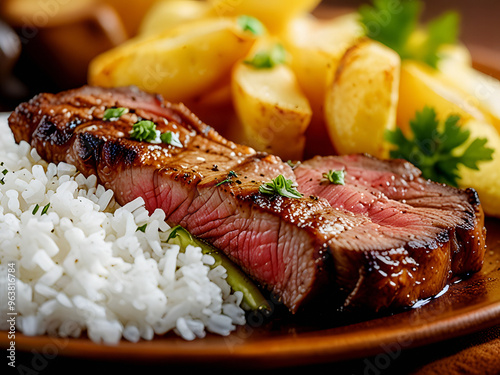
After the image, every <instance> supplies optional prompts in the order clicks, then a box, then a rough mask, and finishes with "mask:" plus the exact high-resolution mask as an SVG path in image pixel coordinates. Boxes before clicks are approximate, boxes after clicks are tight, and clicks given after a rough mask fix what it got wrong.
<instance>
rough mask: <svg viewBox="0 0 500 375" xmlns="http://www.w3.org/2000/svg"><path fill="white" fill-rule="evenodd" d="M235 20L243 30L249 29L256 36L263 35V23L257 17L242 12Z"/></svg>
mask: <svg viewBox="0 0 500 375" xmlns="http://www.w3.org/2000/svg"><path fill="white" fill-rule="evenodd" d="M236 22H237V23H238V26H239V27H241V29H242V30H243V31H250V32H251V33H252V34H254V35H257V36H259V35H263V34H264V32H265V30H266V29H265V27H264V25H263V24H262V23H261V22H260V21H259V20H258V19H257V18H255V17H251V16H247V15H244V14H243V15H241V16H239V17H238V19H237V21H236Z"/></svg>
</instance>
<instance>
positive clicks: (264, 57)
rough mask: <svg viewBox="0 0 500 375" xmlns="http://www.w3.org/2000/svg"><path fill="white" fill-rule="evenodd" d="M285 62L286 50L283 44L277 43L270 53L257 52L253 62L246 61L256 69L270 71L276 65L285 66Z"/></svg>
mask: <svg viewBox="0 0 500 375" xmlns="http://www.w3.org/2000/svg"><path fill="white" fill-rule="evenodd" d="M285 61H286V51H285V48H284V47H283V45H282V44H280V43H277V44H275V45H274V46H273V47H272V48H271V49H270V50H268V51H260V52H257V53H256V54H255V55H254V56H253V57H252V59H251V60H245V61H244V63H245V64H247V65H251V66H253V67H254V68H256V69H270V68H273V67H275V66H276V65H280V64H284V63H285Z"/></svg>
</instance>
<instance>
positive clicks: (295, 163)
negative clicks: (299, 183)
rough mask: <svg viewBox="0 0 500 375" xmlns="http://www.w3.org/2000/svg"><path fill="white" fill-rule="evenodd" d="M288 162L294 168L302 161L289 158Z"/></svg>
mask: <svg viewBox="0 0 500 375" xmlns="http://www.w3.org/2000/svg"><path fill="white" fill-rule="evenodd" d="M286 163H287V164H288V165H289V166H290V168H292V170H294V169H295V168H297V167H298V166H299V165H300V161H292V160H288V161H287V162H286Z"/></svg>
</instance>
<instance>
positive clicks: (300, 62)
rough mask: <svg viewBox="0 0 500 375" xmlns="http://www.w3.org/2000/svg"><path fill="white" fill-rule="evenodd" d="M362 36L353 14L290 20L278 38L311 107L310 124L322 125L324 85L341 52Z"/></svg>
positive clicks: (335, 66)
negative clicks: (287, 26) (330, 17)
mask: <svg viewBox="0 0 500 375" xmlns="http://www.w3.org/2000/svg"><path fill="white" fill-rule="evenodd" d="M362 35H363V29H362V28H361V26H360V24H359V22H358V17H357V15H355V14H347V15H345V16H339V17H336V18H334V19H332V20H327V21H320V20H318V19H315V18H312V17H299V18H297V19H295V20H293V21H292V22H291V23H290V25H289V28H288V29H287V31H286V33H284V34H283V35H282V39H283V42H284V45H285V48H286V49H287V51H289V53H290V55H291V63H290V65H291V67H292V69H293V71H294V72H295V75H296V77H297V80H298V81H299V84H300V87H301V88H302V90H303V91H304V94H305V95H306V96H307V98H308V100H309V103H310V105H311V108H312V110H313V120H312V121H313V123H315V124H316V126H317V127H322V128H324V126H325V122H324V103H325V94H326V91H327V87H328V85H329V84H330V82H331V80H332V78H333V75H334V73H335V71H336V69H337V66H338V64H339V62H340V59H341V58H342V56H343V55H344V53H345V51H346V50H347V49H348V48H349V47H351V46H352V45H353V44H355V43H356V41H357V40H358V39H359V38H360V37H361V36H362Z"/></svg>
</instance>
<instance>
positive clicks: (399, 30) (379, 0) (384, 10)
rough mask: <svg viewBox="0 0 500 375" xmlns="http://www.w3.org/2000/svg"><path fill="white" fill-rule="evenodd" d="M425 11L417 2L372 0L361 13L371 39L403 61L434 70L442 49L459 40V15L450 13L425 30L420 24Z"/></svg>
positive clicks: (438, 18)
mask: <svg viewBox="0 0 500 375" xmlns="http://www.w3.org/2000/svg"><path fill="white" fill-rule="evenodd" d="M423 8H424V3H423V2H422V1H418V0H373V5H368V4H364V5H362V6H361V7H360V8H359V10H358V13H359V15H360V22H361V24H362V26H363V28H364V30H365V33H366V35H367V36H368V37H369V38H371V39H373V40H376V41H378V42H380V43H383V44H385V45H386V46H388V47H389V48H392V49H393V50H394V51H396V52H397V53H398V54H399V55H400V56H401V58H402V59H413V60H418V61H423V62H425V63H426V64H428V65H430V66H431V67H433V68H435V67H436V66H437V63H438V61H439V59H440V56H439V49H440V47H441V46H442V45H445V44H454V43H456V41H457V38H458V33H459V23H460V16H459V14H458V13H457V12H454V11H448V12H445V13H443V14H442V15H440V16H439V17H437V18H434V19H433V20H431V21H430V22H429V23H428V24H427V25H425V27H424V26H422V25H420V23H419V20H420V16H421V13H422V10H423Z"/></svg>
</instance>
